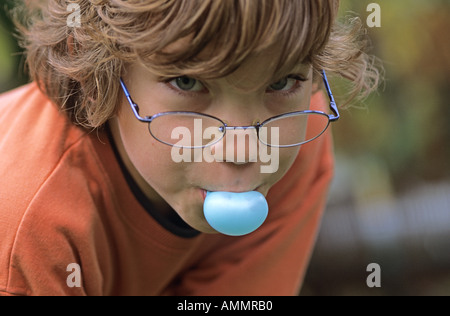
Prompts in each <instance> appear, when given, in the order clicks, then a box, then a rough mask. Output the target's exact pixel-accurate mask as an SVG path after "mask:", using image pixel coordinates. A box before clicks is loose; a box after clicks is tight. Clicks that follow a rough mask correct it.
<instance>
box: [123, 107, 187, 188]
mask: <svg viewBox="0 0 450 316" xmlns="http://www.w3.org/2000/svg"><path fill="white" fill-rule="evenodd" d="M119 127H120V133H121V136H122V141H123V145H124V147H125V150H126V152H127V154H128V157H129V159H130V161H131V163H132V164H133V166H134V167H135V168H136V170H137V171H138V172H139V174H140V175H141V176H142V178H144V180H145V181H146V182H147V183H148V184H150V185H151V186H152V187H154V188H155V189H157V188H159V187H162V186H164V187H170V186H172V187H173V186H174V184H176V183H179V182H180V181H179V180H177V179H178V178H179V177H178V176H179V174H180V173H181V172H180V170H179V169H180V167H181V166H180V165H179V164H176V163H174V162H173V160H172V158H171V149H172V148H171V147H170V146H167V145H164V144H162V143H160V142H158V141H157V140H156V139H154V138H153V137H152V136H151V135H150V132H149V130H148V124H146V123H141V122H139V121H138V120H136V119H135V118H134V117H131V118H130V117H129V116H128V115H124V116H120V119H119ZM181 174H182V173H181Z"/></svg>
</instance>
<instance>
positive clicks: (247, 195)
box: [203, 191, 269, 236]
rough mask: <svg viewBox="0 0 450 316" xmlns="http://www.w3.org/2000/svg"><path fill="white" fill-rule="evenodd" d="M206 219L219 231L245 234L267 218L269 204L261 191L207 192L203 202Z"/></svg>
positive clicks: (230, 233) (252, 230)
mask: <svg viewBox="0 0 450 316" xmlns="http://www.w3.org/2000/svg"><path fill="white" fill-rule="evenodd" d="M203 212H204V214H205V218H206V221H207V222H208V224H209V225H210V226H211V227H212V228H214V229H215V230H216V231H218V232H219V233H222V234H224V235H229V236H243V235H247V234H249V233H251V232H254V231H255V230H256V229H258V228H259V227H260V226H261V225H262V224H263V223H264V221H265V220H266V218H267V214H268V213H269V206H268V204H267V201H266V198H265V197H264V195H262V194H261V193H260V192H257V191H250V192H240V193H233V192H207V194H206V199H205V202H204V204H203Z"/></svg>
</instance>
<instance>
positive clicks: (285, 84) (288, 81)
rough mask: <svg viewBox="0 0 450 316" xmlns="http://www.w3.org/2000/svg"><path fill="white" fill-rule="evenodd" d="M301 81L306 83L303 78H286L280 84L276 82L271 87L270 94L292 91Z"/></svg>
mask: <svg viewBox="0 0 450 316" xmlns="http://www.w3.org/2000/svg"><path fill="white" fill-rule="evenodd" d="M301 81H306V80H305V79H303V78H299V77H294V76H288V77H284V78H283V79H281V80H280V81H278V82H275V83H273V84H271V85H270V86H269V88H268V89H267V90H268V91H269V92H277V91H290V90H292V89H294V88H296V87H297V86H298V84H299V83H300V82H301Z"/></svg>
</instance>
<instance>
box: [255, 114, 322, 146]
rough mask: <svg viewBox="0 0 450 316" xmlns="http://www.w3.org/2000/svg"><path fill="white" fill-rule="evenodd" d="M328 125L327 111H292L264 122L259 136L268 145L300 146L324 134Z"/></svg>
mask: <svg viewBox="0 0 450 316" xmlns="http://www.w3.org/2000/svg"><path fill="white" fill-rule="evenodd" d="M328 125H329V118H328V116H327V115H326V114H325V113H290V114H286V115H282V116H280V117H277V118H274V119H271V120H269V121H267V122H266V123H264V125H263V126H262V128H261V129H260V133H259V138H260V140H261V142H262V143H263V144H265V145H267V146H272V147H290V146H298V145H302V144H304V143H307V142H310V141H312V140H314V139H316V138H317V137H319V136H320V135H322V134H323V132H325V130H326V129H327V128H328Z"/></svg>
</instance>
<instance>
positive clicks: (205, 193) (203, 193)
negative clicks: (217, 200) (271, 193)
mask: <svg viewBox="0 0 450 316" xmlns="http://www.w3.org/2000/svg"><path fill="white" fill-rule="evenodd" d="M260 188H261V186H258V187H256V188H255V189H253V190H223V189H222V190H206V189H202V188H201V189H200V192H201V194H202V197H203V202H205V199H206V195H207V194H208V192H217V191H225V192H233V193H242V192H250V191H258V192H260V193H261V194H263V195H264V193H263V192H261V190H260Z"/></svg>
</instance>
